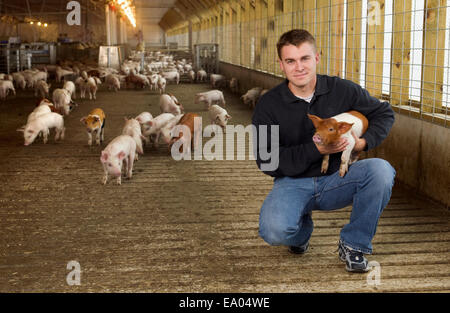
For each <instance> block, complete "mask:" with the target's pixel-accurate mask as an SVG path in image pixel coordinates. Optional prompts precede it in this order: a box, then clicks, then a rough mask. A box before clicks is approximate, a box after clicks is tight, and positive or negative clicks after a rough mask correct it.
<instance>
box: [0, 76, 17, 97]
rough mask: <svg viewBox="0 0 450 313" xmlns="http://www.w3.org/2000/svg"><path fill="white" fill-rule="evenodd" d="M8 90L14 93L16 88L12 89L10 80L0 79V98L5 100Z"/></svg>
mask: <svg viewBox="0 0 450 313" xmlns="http://www.w3.org/2000/svg"><path fill="white" fill-rule="evenodd" d="M9 91H11V92H12V93H13V94H14V95H16V89H14V85H13V82H12V81H10V80H0V99H2V100H5V99H6V97H7V96H8V94H9Z"/></svg>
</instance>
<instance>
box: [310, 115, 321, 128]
mask: <svg viewBox="0 0 450 313" xmlns="http://www.w3.org/2000/svg"><path fill="white" fill-rule="evenodd" d="M308 117H309V119H310V120H311V121H312V122H313V124H314V127H315V128H317V127H318V126H319V124H320V122H322V119H321V118H320V117H318V116H315V115H311V114H308Z"/></svg>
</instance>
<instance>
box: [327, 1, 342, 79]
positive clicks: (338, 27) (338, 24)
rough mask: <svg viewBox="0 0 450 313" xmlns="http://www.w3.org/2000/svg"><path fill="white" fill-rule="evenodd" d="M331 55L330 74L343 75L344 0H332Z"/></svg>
mask: <svg viewBox="0 0 450 313" xmlns="http://www.w3.org/2000/svg"><path fill="white" fill-rule="evenodd" d="M330 29H331V32H330V49H329V50H328V51H329V53H330V55H329V57H328V59H329V71H328V74H329V75H332V76H339V77H342V72H341V71H342V62H343V57H344V53H343V48H344V0H331V25H330Z"/></svg>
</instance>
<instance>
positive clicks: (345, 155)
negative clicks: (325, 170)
mask: <svg viewBox="0 0 450 313" xmlns="http://www.w3.org/2000/svg"><path fill="white" fill-rule="evenodd" d="M352 149H353V147H351V148H350V149H346V150H344V152H342V157H341V166H340V168H339V176H341V177H344V176H345V173H347V172H348V162H349V160H350V154H351V152H352Z"/></svg>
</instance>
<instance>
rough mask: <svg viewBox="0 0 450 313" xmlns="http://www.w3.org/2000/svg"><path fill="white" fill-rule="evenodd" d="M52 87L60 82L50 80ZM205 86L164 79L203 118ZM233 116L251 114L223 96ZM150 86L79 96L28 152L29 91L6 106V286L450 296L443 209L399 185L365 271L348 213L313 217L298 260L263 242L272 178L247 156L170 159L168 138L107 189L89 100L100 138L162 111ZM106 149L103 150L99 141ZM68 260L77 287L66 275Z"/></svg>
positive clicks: (0, 170) (2, 216)
mask: <svg viewBox="0 0 450 313" xmlns="http://www.w3.org/2000/svg"><path fill="white" fill-rule="evenodd" d="M55 86H56V85H55ZM206 90H209V86H208V85H206V84H193V85H191V84H187V83H184V84H180V85H178V86H177V85H169V86H168V88H167V91H168V92H171V93H173V94H174V95H175V96H177V98H178V99H179V100H180V102H181V103H183V105H184V107H185V109H186V111H187V112H197V113H200V114H201V115H202V116H203V117H204V122H203V123H204V126H205V124H208V120H207V119H206V117H207V111H206V110H205V108H204V107H203V106H199V105H195V104H194V103H193V101H194V94H195V93H196V92H200V91H206ZM225 98H226V100H227V109H228V112H229V113H230V114H231V115H232V117H233V119H232V120H231V121H230V123H232V124H243V125H248V124H249V123H250V118H251V111H250V110H249V109H248V108H246V107H245V106H244V105H243V104H242V103H241V102H240V100H239V97H238V96H236V95H232V94H230V93H229V92H228V91H225ZM158 99H159V94H158V93H156V92H154V91H150V90H133V89H130V90H122V91H119V92H118V93H114V92H109V91H107V90H105V88H104V87H102V88H101V90H100V91H99V93H98V94H97V101H89V100H83V101H81V100H77V101H78V102H79V103H80V106H79V107H78V108H76V109H75V110H74V111H73V112H72V113H71V115H70V116H68V117H67V118H66V119H65V121H66V127H67V130H66V139H65V141H63V142H58V143H55V142H54V140H53V137H51V138H50V140H49V143H48V144H46V145H44V144H43V143H42V142H41V141H38V142H35V143H33V144H32V145H31V146H29V147H24V146H23V138H22V134H21V133H19V132H16V131H15V130H16V128H18V127H20V126H21V125H22V124H23V123H24V122H25V120H26V117H27V114H28V113H29V112H31V111H32V109H33V106H34V103H35V98H34V97H33V94H32V92H31V91H25V92H23V91H19V92H18V95H17V96H16V97H11V98H9V99H8V100H7V101H5V102H1V103H0V121H1V123H0V160H1V161H0V162H1V167H0V180H1V181H2V187H1V193H0V238H1V239H0V292H225V293H228V292H380V291H382V292H385V291H391V292H392V291H393V292H397V291H411V292H422V291H440V292H448V291H450V266H449V264H450V223H449V212H448V211H445V210H442V209H440V208H439V207H437V206H434V205H432V204H430V203H429V202H424V201H421V200H419V199H415V198H414V194H411V193H410V192H407V191H405V190H403V189H401V188H400V187H399V186H396V187H395V188H394V193H393V197H392V199H391V202H390V204H389V205H388V207H387V208H386V209H385V211H384V213H383V215H382V218H381V220H380V222H379V227H378V232H377V235H376V236H375V239H374V254H373V255H370V256H368V258H369V260H370V261H377V262H378V263H379V264H380V265H381V277H380V283H381V284H379V285H373V284H369V283H368V280H367V278H368V277H369V278H370V277H373V274H374V272H371V273H372V276H369V275H370V274H350V273H347V272H346V271H345V269H344V265H343V263H341V262H340V261H339V260H338V256H337V252H336V248H337V241H338V235H339V231H340V229H341V227H342V226H343V225H344V224H346V223H347V222H348V219H349V216H350V208H344V209H342V210H338V211H334V212H328V213H326V212H314V220H315V231H314V233H313V236H312V239H311V248H310V250H309V251H308V253H306V254H305V255H303V256H294V255H291V254H289V253H288V252H287V249H286V247H270V246H269V245H267V244H266V243H264V242H263V240H262V239H260V238H259V237H258V233H257V231H258V218H259V208H260V206H261V204H262V202H263V201H264V199H265V196H266V195H267V193H268V192H269V190H270V188H271V185H272V179H271V178H270V177H268V176H265V175H264V174H262V173H261V172H260V171H259V170H258V168H257V167H256V164H255V162H254V161H252V160H248V158H247V160H243V161H237V160H236V161H230V160H229V161H207V160H201V161H175V160H173V159H172V158H171V157H170V155H169V154H168V152H167V149H166V147H165V146H162V147H161V148H160V149H159V150H158V151H156V150H154V149H153V148H146V150H145V155H144V156H141V157H140V159H139V161H138V162H136V163H135V168H134V176H133V178H132V179H131V180H123V182H122V185H121V186H117V185H115V182H113V181H110V182H109V183H108V185H106V186H103V185H102V184H101V177H102V175H103V171H102V166H101V163H100V160H99V157H100V151H101V150H102V148H101V147H98V146H94V147H91V148H90V147H89V146H87V136H86V133H85V131H84V127H83V125H82V124H81V123H80V122H79V120H80V118H81V117H82V116H84V115H86V114H87V113H88V112H89V111H90V110H91V109H92V108H94V107H102V108H103V109H104V110H105V112H106V115H107V126H106V133H105V141H106V143H105V144H107V143H108V142H109V141H110V140H111V139H113V138H114V137H115V136H117V135H119V134H120V133H121V129H122V126H123V123H124V122H123V117H124V116H136V115H137V114H139V113H140V112H142V111H149V112H151V113H152V114H154V115H157V114H158V113H159V106H158ZM105 144H104V145H103V147H104V146H105ZM70 261H77V262H78V263H79V265H80V269H81V276H80V278H81V280H80V285H74V286H71V285H69V284H68V283H67V281H66V278H67V276H68V274H70V273H71V268H70V269H67V264H68V263H69V262H70Z"/></svg>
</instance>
